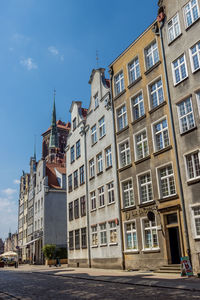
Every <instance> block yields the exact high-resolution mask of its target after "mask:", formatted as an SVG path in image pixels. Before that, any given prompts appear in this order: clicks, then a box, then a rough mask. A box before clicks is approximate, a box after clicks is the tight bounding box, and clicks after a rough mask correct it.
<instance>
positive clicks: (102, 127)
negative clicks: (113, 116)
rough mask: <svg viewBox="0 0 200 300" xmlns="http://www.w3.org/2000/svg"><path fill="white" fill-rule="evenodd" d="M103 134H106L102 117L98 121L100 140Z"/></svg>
mask: <svg viewBox="0 0 200 300" xmlns="http://www.w3.org/2000/svg"><path fill="white" fill-rule="evenodd" d="M105 134H106V124H105V118H104V117H102V118H101V119H100V120H99V138H102V137H103V136H104V135H105Z"/></svg>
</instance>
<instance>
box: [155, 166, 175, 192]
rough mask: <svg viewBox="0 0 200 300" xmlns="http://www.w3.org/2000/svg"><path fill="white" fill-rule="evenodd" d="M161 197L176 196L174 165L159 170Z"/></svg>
mask: <svg viewBox="0 0 200 300" xmlns="http://www.w3.org/2000/svg"><path fill="white" fill-rule="evenodd" d="M158 176H159V187H160V197H161V198H165V197H169V196H172V195H175V194H176V187H175V181H174V171H173V167H172V165H171V164H170V165H168V166H164V167H161V168H160V169H158Z"/></svg>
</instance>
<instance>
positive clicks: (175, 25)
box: [167, 14, 181, 43]
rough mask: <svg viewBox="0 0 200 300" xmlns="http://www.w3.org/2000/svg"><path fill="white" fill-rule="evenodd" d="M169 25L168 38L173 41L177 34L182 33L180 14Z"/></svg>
mask: <svg viewBox="0 0 200 300" xmlns="http://www.w3.org/2000/svg"><path fill="white" fill-rule="evenodd" d="M167 26H168V40H169V43H170V42H172V41H173V40H174V39H175V38H176V37H177V36H179V35H180V33H181V30H180V23H179V16H178V14H176V15H175V16H174V17H173V18H172V19H171V20H170V21H169V22H168V24H167Z"/></svg>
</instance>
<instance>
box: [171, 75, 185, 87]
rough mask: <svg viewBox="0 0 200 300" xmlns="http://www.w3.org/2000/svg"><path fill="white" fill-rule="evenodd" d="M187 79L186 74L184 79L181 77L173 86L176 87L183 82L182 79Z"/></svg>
mask: <svg viewBox="0 0 200 300" xmlns="http://www.w3.org/2000/svg"><path fill="white" fill-rule="evenodd" d="M187 79H188V75H187V77H185V78H184V79H182V80H181V81H179V82H177V83H174V87H177V86H178V85H179V84H181V83H183V82H184V81H186V80H187Z"/></svg>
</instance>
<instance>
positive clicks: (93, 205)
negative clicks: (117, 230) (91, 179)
mask: <svg viewBox="0 0 200 300" xmlns="http://www.w3.org/2000/svg"><path fill="white" fill-rule="evenodd" d="M90 199H91V210H95V209H96V208H97V206H96V194H95V191H94V192H91V193H90Z"/></svg>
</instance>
